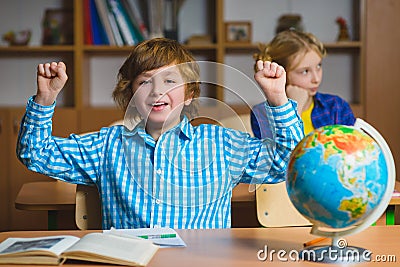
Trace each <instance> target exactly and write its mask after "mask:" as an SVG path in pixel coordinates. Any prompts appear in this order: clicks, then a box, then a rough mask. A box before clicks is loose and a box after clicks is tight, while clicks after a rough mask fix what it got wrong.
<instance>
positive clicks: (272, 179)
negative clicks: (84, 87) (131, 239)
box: [17, 98, 303, 229]
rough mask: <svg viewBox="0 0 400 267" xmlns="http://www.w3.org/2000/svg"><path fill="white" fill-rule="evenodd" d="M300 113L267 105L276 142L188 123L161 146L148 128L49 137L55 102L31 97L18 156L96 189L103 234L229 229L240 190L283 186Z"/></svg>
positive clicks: (289, 106) (164, 136) (300, 131)
mask: <svg viewBox="0 0 400 267" xmlns="http://www.w3.org/2000/svg"><path fill="white" fill-rule="evenodd" d="M295 107H296V104H295V103H294V102H288V103H287V104H285V105H284V106H281V107H267V106H266V110H268V112H270V113H271V115H272V116H273V117H274V118H275V122H276V132H277V138H276V143H274V142H271V140H268V139H266V140H260V139H258V138H254V137H251V136H250V135H249V134H248V133H243V132H239V131H236V130H232V129H227V128H223V127H220V126H217V125H211V124H202V125H199V126H197V127H194V126H192V125H191V124H190V123H189V121H188V119H187V118H184V119H183V120H182V121H181V123H180V124H178V125H177V126H176V127H174V128H172V129H170V130H169V131H167V132H165V133H163V134H162V135H161V136H160V137H159V139H158V140H157V141H155V140H154V139H153V138H152V137H151V136H150V135H149V134H147V133H146V131H145V130H144V126H143V123H139V124H138V125H137V126H136V127H135V128H134V129H133V130H128V129H127V128H125V127H124V126H121V125H120V126H113V127H104V128H102V129H100V131H99V132H96V133H91V134H87V135H75V134H72V135H70V136H69V137H68V138H59V137H54V136H52V135H51V128H52V120H51V119H52V116H53V112H54V108H55V104H53V105H52V106H41V105H38V104H36V103H35V102H34V101H33V99H32V98H31V99H30V100H29V101H28V104H27V108H26V113H25V116H24V118H23V120H22V123H21V130H20V133H19V139H18V144H17V155H18V157H19V159H20V160H21V161H22V162H23V163H24V164H25V165H26V166H27V167H28V168H29V169H30V170H32V171H35V172H39V173H42V174H45V175H47V176H50V177H53V178H56V179H59V180H63V181H66V182H70V183H75V184H88V185H90V184H92V185H93V184H95V185H96V186H97V188H98V190H99V193H100V197H101V201H102V218H103V228H104V229H110V228H111V227H115V228H139V227H172V228H176V229H182V228H185V229H192V228H228V227H230V225H231V197H232V189H233V188H234V187H235V185H237V184H238V183H240V182H242V183H277V182H280V181H282V180H284V178H285V171H286V167H287V163H288V160H289V156H290V153H291V151H292V149H293V148H294V147H295V145H296V144H297V143H298V141H300V140H301V138H302V137H303V129H302V124H301V122H300V119H299V117H298V116H297V113H296V112H295ZM277 201H279V200H277Z"/></svg>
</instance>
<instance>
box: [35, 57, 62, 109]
mask: <svg viewBox="0 0 400 267" xmlns="http://www.w3.org/2000/svg"><path fill="white" fill-rule="evenodd" d="M67 80H68V76H67V67H66V66H65V64H64V62H61V61H60V62H58V63H57V62H51V63H45V64H39V65H38V67H37V93H36V97H35V102H36V103H38V104H40V105H43V106H49V105H52V104H53V103H54V101H55V100H56V98H57V95H58V94H59V93H60V92H61V90H62V88H63V87H64V85H65V83H66V82H67Z"/></svg>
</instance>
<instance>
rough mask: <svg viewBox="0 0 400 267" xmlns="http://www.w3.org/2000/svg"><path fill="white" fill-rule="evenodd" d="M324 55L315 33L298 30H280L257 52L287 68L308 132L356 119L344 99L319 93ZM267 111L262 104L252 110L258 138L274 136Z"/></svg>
mask: <svg viewBox="0 0 400 267" xmlns="http://www.w3.org/2000/svg"><path fill="white" fill-rule="evenodd" d="M325 56H326V50H325V48H324V46H323V44H322V43H321V42H320V41H319V40H318V39H317V38H316V37H315V36H314V35H313V34H311V33H305V32H300V31H295V30H286V31H283V32H280V33H278V34H277V35H276V36H275V38H274V39H273V40H272V41H271V42H270V43H269V44H268V45H265V46H261V47H260V52H259V53H258V54H255V55H254V58H255V60H256V62H257V61H258V60H263V61H265V60H267V61H273V62H276V63H278V64H279V65H281V66H282V67H284V68H285V70H286V74H287V83H286V93H287V95H288V97H289V98H291V99H294V100H296V101H297V104H298V112H299V114H301V118H302V121H303V123H304V130H305V133H306V134H308V133H309V132H311V131H312V130H314V129H317V128H319V127H322V126H325V125H331V124H343V125H354V122H355V117H354V114H353V112H352V110H351V108H350V106H349V104H348V103H347V102H346V101H345V100H343V99H342V98H340V97H339V96H336V95H331V94H323V93H320V92H318V90H319V85H320V84H321V82H322V59H323V58H324V57H325ZM264 110H265V109H264V108H263V104H262V103H261V104H259V105H256V106H255V107H254V108H253V110H252V112H251V125H252V129H253V132H254V135H255V136H257V137H259V138H261V137H263V138H265V137H267V136H268V137H271V136H272V133H271V131H270V129H269V126H268V125H269V123H268V120H267V118H266V114H265V112H264Z"/></svg>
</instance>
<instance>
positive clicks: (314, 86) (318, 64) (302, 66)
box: [287, 50, 322, 96]
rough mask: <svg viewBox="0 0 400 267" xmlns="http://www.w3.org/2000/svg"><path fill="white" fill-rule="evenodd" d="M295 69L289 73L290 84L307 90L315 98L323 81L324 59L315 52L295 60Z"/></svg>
mask: <svg viewBox="0 0 400 267" xmlns="http://www.w3.org/2000/svg"><path fill="white" fill-rule="evenodd" d="M292 65H293V66H297V67H296V68H295V69H293V70H291V71H289V72H288V73H287V78H288V84H290V85H295V86H298V87H301V88H303V89H305V90H306V91H307V92H308V95H309V96H314V95H315V94H316V93H317V91H318V87H319V85H320V84H321V81H322V58H321V57H320V56H319V55H318V54H317V53H316V52H315V51H313V50H311V51H308V52H307V53H306V54H305V55H304V56H303V55H302V54H301V55H299V56H297V57H295V58H294V60H293V64H292Z"/></svg>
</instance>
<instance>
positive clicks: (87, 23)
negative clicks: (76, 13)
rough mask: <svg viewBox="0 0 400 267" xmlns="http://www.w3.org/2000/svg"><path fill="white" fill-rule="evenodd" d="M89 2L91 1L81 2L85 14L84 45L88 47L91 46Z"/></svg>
mask: <svg viewBox="0 0 400 267" xmlns="http://www.w3.org/2000/svg"><path fill="white" fill-rule="evenodd" d="M90 1H91V0H84V2H83V12H84V14H85V16H84V32H85V44H89V45H90V44H93V35H92V23H91V20H92V18H91V10H90Z"/></svg>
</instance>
